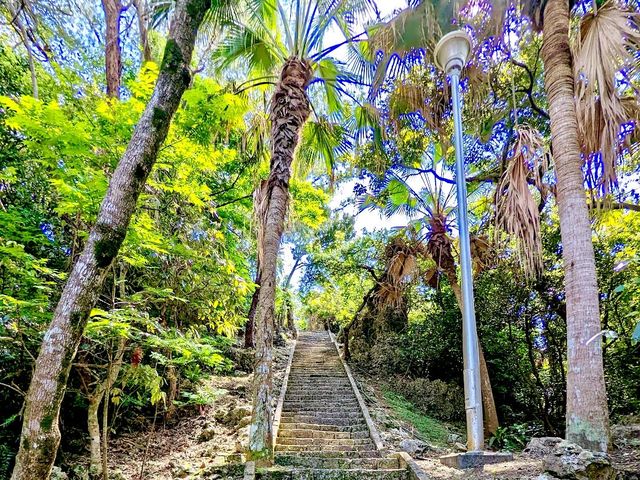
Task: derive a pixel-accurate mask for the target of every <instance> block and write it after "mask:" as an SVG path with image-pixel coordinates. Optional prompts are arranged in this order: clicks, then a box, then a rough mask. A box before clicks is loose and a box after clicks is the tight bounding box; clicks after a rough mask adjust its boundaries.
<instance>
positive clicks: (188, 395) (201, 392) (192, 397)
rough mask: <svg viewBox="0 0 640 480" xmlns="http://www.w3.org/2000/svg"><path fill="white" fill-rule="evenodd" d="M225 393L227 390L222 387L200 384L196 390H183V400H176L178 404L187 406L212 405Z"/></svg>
mask: <svg viewBox="0 0 640 480" xmlns="http://www.w3.org/2000/svg"><path fill="white" fill-rule="evenodd" d="M225 393H227V391H226V390H224V389H221V388H215V387H212V386H210V385H206V384H205V385H202V384H201V385H198V386H197V387H196V389H195V391H193V392H191V391H185V392H182V394H181V397H182V399H183V400H176V405H178V406H180V407H185V406H188V405H194V406H198V407H200V406H210V405H213V404H214V403H216V401H217V400H218V399H219V398H220V397H221V396H222V395H224V394H225Z"/></svg>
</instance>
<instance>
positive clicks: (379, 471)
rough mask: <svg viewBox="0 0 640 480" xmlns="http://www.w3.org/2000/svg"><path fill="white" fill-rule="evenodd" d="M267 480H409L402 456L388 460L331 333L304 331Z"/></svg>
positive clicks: (262, 476)
mask: <svg viewBox="0 0 640 480" xmlns="http://www.w3.org/2000/svg"><path fill="white" fill-rule="evenodd" d="M275 465H276V466H275V467H273V468H269V469H265V470H261V471H259V472H258V474H257V478H259V479H265V480H267V479H268V480H289V479H291V480H293V479H296V480H311V479H324V480H346V479H352V480H358V479H371V480H408V479H409V478H411V477H410V476H409V475H410V474H409V470H408V469H407V468H406V465H403V463H402V461H401V459H399V458H389V457H387V458H384V457H382V455H381V453H380V450H379V449H378V448H376V444H375V443H374V441H373V440H372V437H371V431H370V430H369V427H368V425H367V421H366V420H365V414H364V412H363V409H362V408H361V405H360V402H359V400H358V397H357V396H356V393H355V391H354V389H353V387H352V384H351V381H350V379H349V377H348V375H347V372H346V370H345V367H344V366H343V364H342V361H341V359H340V357H339V356H338V352H337V350H336V347H335V345H334V343H333V341H332V340H331V338H330V337H329V334H328V333H327V332H324V331H323V332H301V333H300V334H299V336H298V341H297V344H296V348H295V351H294V354H293V359H292V363H291V369H290V373H289V377H288V380H287V387H286V393H285V396H284V402H283V403H282V410H281V415H280V419H279V427H278V431H277V439H276V444H275Z"/></svg>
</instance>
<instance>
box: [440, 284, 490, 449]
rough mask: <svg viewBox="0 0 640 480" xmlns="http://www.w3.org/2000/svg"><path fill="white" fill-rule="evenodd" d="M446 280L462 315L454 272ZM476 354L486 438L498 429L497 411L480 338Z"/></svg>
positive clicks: (460, 291) (460, 294) (460, 296)
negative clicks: (478, 363)
mask: <svg viewBox="0 0 640 480" xmlns="http://www.w3.org/2000/svg"><path fill="white" fill-rule="evenodd" d="M446 276H447V280H449V284H450V285H451V289H452V290H453V293H454V295H455V296H456V300H457V301H458V307H460V313H461V314H462V315H464V311H463V308H462V290H461V289H460V285H459V284H458V278H457V277H456V275H455V272H447V273H446ZM478 354H479V357H480V393H481V394H482V413H483V415H482V416H483V418H484V425H483V427H484V432H485V434H486V435H487V436H490V435H493V434H494V433H496V431H497V430H498V427H500V422H499V421H498V410H497V409H496V402H495V399H494V398H493V389H492V388H491V378H490V377H489V369H488V368H487V362H486V361H485V359H484V350H483V348H482V343H480V338H478Z"/></svg>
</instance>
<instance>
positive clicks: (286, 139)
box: [249, 57, 312, 462]
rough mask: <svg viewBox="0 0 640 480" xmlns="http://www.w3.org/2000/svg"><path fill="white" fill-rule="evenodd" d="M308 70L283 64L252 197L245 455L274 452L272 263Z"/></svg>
mask: <svg viewBox="0 0 640 480" xmlns="http://www.w3.org/2000/svg"><path fill="white" fill-rule="evenodd" d="M311 76H312V70H311V67H310V66H309V64H308V62H307V61H306V60H303V59H299V58H296V57H291V58H289V59H288V60H287V62H286V63H285V64H284V66H283V68H282V72H281V74H280V80H279V82H278V84H277V85H276V88H275V92H274V94H273V97H272V98H271V105H270V112H269V114H270V120H271V171H270V173H269V178H268V180H267V181H266V182H263V184H262V186H261V191H260V192H259V195H257V196H256V197H257V198H256V201H257V203H258V207H257V208H258V212H260V214H259V232H258V258H259V261H260V280H261V282H260V294H259V297H258V307H257V310H256V324H255V333H256V363H255V375H254V382H255V384H254V397H253V412H252V420H251V427H250V430H249V457H250V458H251V459H254V460H261V461H265V462H270V461H271V459H272V457H273V431H272V423H273V422H272V419H273V411H272V405H271V403H272V401H271V400H272V398H271V396H272V391H271V390H272V360H273V353H272V350H273V335H274V326H275V325H274V323H275V322H274V310H275V293H276V273H277V272H276V268H277V261H278V251H279V249H280V241H281V239H282V232H283V230H284V223H285V217H286V214H287V206H288V203H289V179H290V177H291V163H292V161H293V156H294V153H295V150H296V147H297V146H298V143H299V139H300V132H301V131H302V127H303V125H304V123H305V122H306V120H307V118H308V117H309V114H310V113H311V111H310V106H309V99H308V97H307V93H306V87H307V86H308V84H309V81H310V79H311Z"/></svg>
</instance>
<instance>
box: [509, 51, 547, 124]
mask: <svg viewBox="0 0 640 480" xmlns="http://www.w3.org/2000/svg"><path fill="white" fill-rule="evenodd" d="M509 61H510V62H511V63H512V64H513V65H515V66H517V67H520V68H523V69H524V70H525V71H526V72H527V75H528V76H529V87H528V88H519V89H517V90H516V92H520V93H526V94H527V97H528V98H529V103H530V104H531V108H532V109H533V110H534V111H535V112H536V113H538V115H541V116H543V117H544V118H546V119H547V120H549V114H548V113H547V112H546V111H544V110H543V109H542V108H540V107H538V105H537V104H536V101H535V99H534V98H533V84H534V83H535V77H534V76H533V72H532V71H531V69H530V68H529V67H528V66H527V65H525V64H524V63H522V62H519V61H517V60H514V59H513V58H510V59H509Z"/></svg>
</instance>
